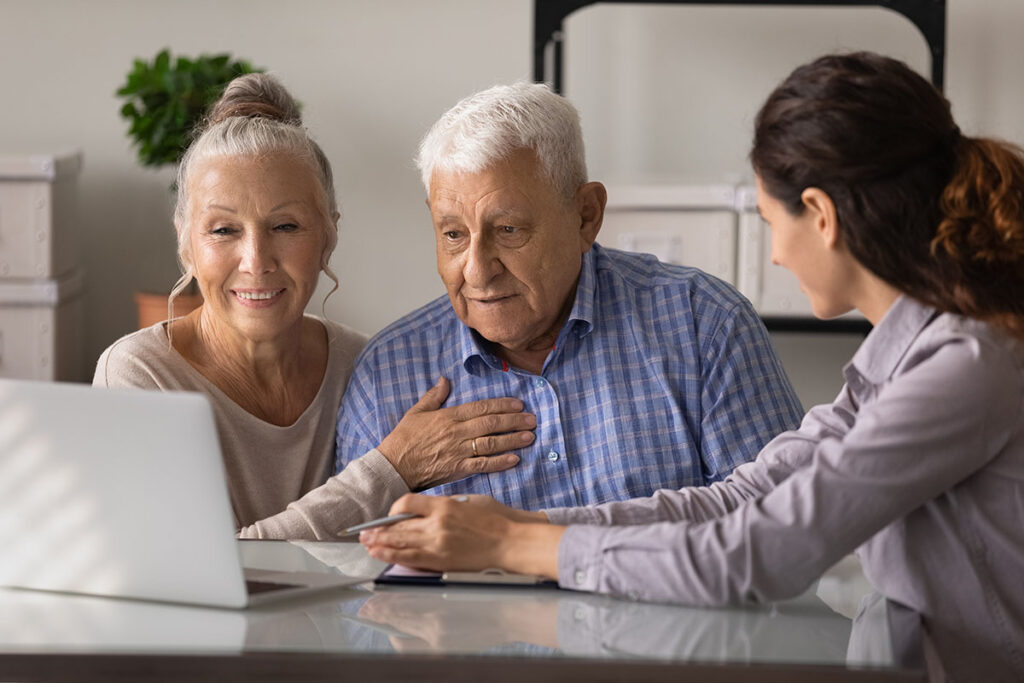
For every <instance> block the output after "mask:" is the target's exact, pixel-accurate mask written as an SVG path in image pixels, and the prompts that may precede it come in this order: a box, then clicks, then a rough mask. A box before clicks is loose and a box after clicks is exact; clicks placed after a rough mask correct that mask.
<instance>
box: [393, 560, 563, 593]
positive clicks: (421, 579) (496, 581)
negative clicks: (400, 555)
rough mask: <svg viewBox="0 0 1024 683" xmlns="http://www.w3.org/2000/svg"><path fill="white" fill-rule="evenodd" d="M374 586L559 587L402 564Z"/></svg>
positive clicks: (496, 573) (494, 572) (490, 573)
mask: <svg viewBox="0 0 1024 683" xmlns="http://www.w3.org/2000/svg"><path fill="white" fill-rule="evenodd" d="M373 582H374V584H376V585H379V586H381V585H383V586H387V585H400V586H519V587H522V588H558V582H557V581H552V580H550V579H545V578H543V577H540V576H533V575H531V574H515V573H513V572H506V571H505V570H503V569H483V570H481V571H478V572H432V571H426V570H423V569H413V568H412V567H406V566H404V565H401V564H389V565H388V566H387V567H385V568H384V571H382V572H381V573H380V575H379V576H377V578H376V579H374V581H373Z"/></svg>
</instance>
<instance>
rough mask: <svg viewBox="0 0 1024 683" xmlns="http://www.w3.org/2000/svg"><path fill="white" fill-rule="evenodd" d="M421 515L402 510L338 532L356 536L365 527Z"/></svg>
mask: <svg viewBox="0 0 1024 683" xmlns="http://www.w3.org/2000/svg"><path fill="white" fill-rule="evenodd" d="M452 500H454V501H456V502H458V503H465V502H466V501H467V500H469V496H467V495H461V496H453V497H452ZM421 516H422V515H417V514H416V513H415V512H401V513H399V514H397V515H388V516H387V517H379V518H377V519H371V520H370V521H369V522H363V523H362V524H356V525H355V526H350V527H348V528H347V529H342V530H341V531H340V532H339V533H338V536H355V535H356V534H358V533H359V532H360V531H362V530H363V529H375V528H377V527H379V526H388V525H389V524H395V523H397V522H401V521H402V520H405V519H412V518H413V517H421Z"/></svg>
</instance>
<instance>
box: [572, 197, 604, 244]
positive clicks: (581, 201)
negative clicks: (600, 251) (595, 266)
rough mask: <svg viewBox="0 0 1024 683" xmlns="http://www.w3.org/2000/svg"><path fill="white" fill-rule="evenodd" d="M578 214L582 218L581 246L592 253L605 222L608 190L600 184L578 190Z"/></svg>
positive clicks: (576, 199) (576, 198) (576, 201)
mask: <svg viewBox="0 0 1024 683" xmlns="http://www.w3.org/2000/svg"><path fill="white" fill-rule="evenodd" d="M575 203H576V212H577V213H578V214H579V217H580V246H581V247H582V250H581V251H582V252H583V253H586V252H588V251H590V247H591V246H593V244H594V240H596V239H597V233H598V232H600V231H601V222H602V221H603V220H604V207H605V204H607V203H608V190H606V189H605V187H604V185H602V184H601V183H598V182H590V183H585V184H584V185H582V186H581V187H580V189H578V190H576V197H575Z"/></svg>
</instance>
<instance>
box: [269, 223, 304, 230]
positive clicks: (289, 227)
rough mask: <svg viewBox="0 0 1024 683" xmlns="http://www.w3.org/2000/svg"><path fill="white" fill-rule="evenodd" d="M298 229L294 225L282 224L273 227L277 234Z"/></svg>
mask: <svg viewBox="0 0 1024 683" xmlns="http://www.w3.org/2000/svg"><path fill="white" fill-rule="evenodd" d="M298 229H299V226H297V225H295V224H294V223H282V224H280V225H276V226H274V230H277V231H278V232H295V231H296V230H298Z"/></svg>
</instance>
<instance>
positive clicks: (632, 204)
mask: <svg viewBox="0 0 1024 683" xmlns="http://www.w3.org/2000/svg"><path fill="white" fill-rule="evenodd" d="M595 4H615V5H716V6H722V7H728V6H737V7H741V6H754V5H757V6H771V5H777V6H780V7H781V6H789V7H792V6H870V7H881V8H887V9H889V10H892V11H894V12H896V13H898V14H900V15H902V16H904V17H906V18H907V19H908V20H909V21H910V22H911V23H912V24H913V25H914V26H915V27H916V28H917V30H918V31H919V32H920V33H921V35H922V36H923V38H924V40H925V42H926V43H927V46H928V50H929V53H930V55H931V80H932V82H933V83H934V84H935V85H936V86H937V87H939V88H940V89H941V88H942V85H943V79H944V65H945V51H946V0H881V1H880V0H786V1H784V2H779V1H773V0H608V1H606V0H534V43H533V72H534V80H536V81H547V82H548V83H549V84H551V86H552V88H553V90H554V91H555V92H562V91H563V87H564V82H563V78H562V70H563V48H564V45H565V41H566V35H565V31H564V28H563V26H564V21H565V19H566V18H567V17H568V16H569V15H571V14H572V13H574V12H576V11H578V10H580V9H583V8H585V7H588V6H590V5H595ZM715 188H716V186H705V187H701V186H689V187H685V186H680V187H677V188H669V187H661V188H657V187H655V188H642V187H632V188H627V192H626V196H625V197H623V196H622V195H621V194H620V195H619V196H616V195H614V194H611V193H610V196H609V213H608V218H607V219H606V227H607V228H608V230H607V231H602V235H605V233H606V232H607V233H609V234H608V239H612V240H613V241H612V242H609V243H608V244H609V246H619V247H624V248H627V249H630V248H633V249H636V250H638V251H652V252H655V253H658V255H659V256H661V257H662V258H663V260H675V259H673V258H671V256H668V257H666V256H667V254H669V252H672V251H673V249H674V248H673V247H672V244H673V242H672V241H671V240H675V242H678V243H679V244H682V243H686V244H687V248H686V250H685V251H686V253H687V255H688V260H687V265H696V266H698V267H701V268H702V269H704V270H706V271H708V272H710V273H712V274H715V275H718V276H719V277H722V279H725V280H727V281H730V282H731V283H732V284H734V285H736V286H737V287H738V288H739V289H740V291H741V292H743V293H744V294H745V295H746V296H747V297H748V298H750V299H751V301H752V302H754V304H755V307H757V308H758V310H759V311H760V312H761V316H762V319H763V320H764V321H765V325H766V327H768V329H769V330H771V331H775V332H831V333H840V334H851V333H853V334H866V333H867V332H868V331H869V330H870V325H869V323H868V322H867V321H866V320H864V319H863V318H862V317H860V316H849V317H845V316H844V317H843V318H841V319H838V320H829V321H822V320H818V319H816V318H814V317H813V316H812V315H811V313H810V310H809V308H807V304H806V302H805V301H804V300H803V297H802V296H798V289H797V287H796V283H795V280H794V281H793V282H790V281H789V280H791V279H792V278H791V276H789V275H788V273H785V274H783V273H777V272H773V271H771V269H770V266H768V262H767V253H768V248H767V244H766V243H765V242H764V241H763V239H762V238H761V237H760V235H762V234H763V231H762V230H760V229H758V228H759V226H760V219H759V218H758V217H757V215H756V213H754V212H753V209H752V206H753V205H752V204H751V206H749V207H748V206H745V205H743V204H744V195H745V194H749V192H746V193H745V192H744V191H743V190H742V188H734V189H735V197H733V196H732V195H730V197H729V198H727V199H725V200H723V201H724V202H725V203H724V204H723V203H722V202H717V203H716V202H712V204H714V206H710V205H709V206H702V205H701V202H700V201H697V202H696V203H693V202H689V201H688V200H687V201H682V200H679V201H677V200H672V201H668V202H667V203H666V201H664V199H665V197H669V196H677V199H678V198H685V197H684V195H687V193H689V194H693V193H694V192H697V194H706V195H708V196H711V195H713V194H714V190H715ZM719 189H721V188H719ZM726 189H728V188H726ZM645 196H646V197H648V198H650V199H651V202H648V203H647V204H644V202H643V201H639V202H638V201H637V200H636V198H637V197H645ZM705 203H707V202H706V201H705ZM746 203H747V204H750V202H749V201H748V202H746ZM741 205H742V206H741ZM716 211H717V213H713V212H716ZM700 212H704V215H703V218H701V217H700ZM729 212H732V216H733V218H732V219H730V218H729V216H728V214H729ZM701 220H703V221H704V222H703V223H700V227H701V228H702V229H703V232H701V234H703V235H705V236H706V235H708V234H714V235H717V234H718V233H719V232H722V230H727V229H731V230H732V233H731V236H726V238H725V239H722V240H720V241H721V242H722V243H723V244H724V243H730V244H732V245H733V247H732V248H733V252H732V255H733V258H732V260H731V262H730V260H729V258H728V256H727V255H723V254H722V253H720V252H722V248H721V245H718V244H699V243H697V242H696V241H695V240H694V239H693V238H692V237H690V236H688V234H687V228H686V227H684V225H683V224H684V223H685V222H687V221H689V222H690V223H694V221H701ZM729 220H732V223H731V226H732V227H731V228H729V226H728V225H726V223H727V222H728V221H729ZM619 221H621V222H619ZM672 221H679V223H678V225H677V227H675V228H674V229H673V228H671V227H669V226H670V224H671V222H672ZM625 224H630V225H631V227H629V230H631V231H632V232H629V233H623V234H619V231H620V230H621V229H622V228H620V226H621V225H625ZM673 230H674V232H673ZM697 232H698V231H696V230H694V229H691V233H692V234H696V233H697ZM755 242H756V244H755ZM677 246H678V245H677ZM676 251H679V249H676ZM695 254H696V256H695ZM762 254H763V257H762ZM759 258H760V259H761V260H760V261H758V260H757V259H759ZM791 293H792V294H794V296H790V294H791ZM798 299H799V301H797V300H798ZM780 304H781V305H780ZM802 309H805V310H802Z"/></svg>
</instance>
